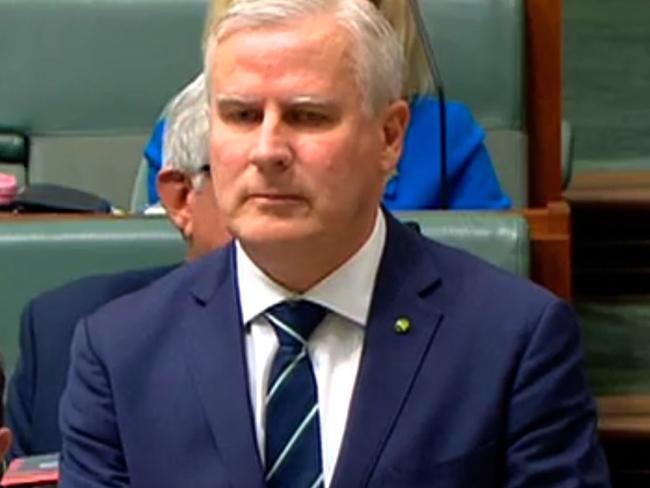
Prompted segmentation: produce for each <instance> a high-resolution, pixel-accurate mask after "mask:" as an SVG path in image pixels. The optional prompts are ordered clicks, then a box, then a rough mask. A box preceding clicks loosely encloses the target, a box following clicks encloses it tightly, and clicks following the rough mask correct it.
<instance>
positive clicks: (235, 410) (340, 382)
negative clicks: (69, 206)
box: [60, 0, 608, 488]
mask: <svg viewBox="0 0 650 488" xmlns="http://www.w3.org/2000/svg"><path fill="white" fill-rule="evenodd" d="M205 53H206V54H205V56H206V59H205V61H206V63H205V66H206V80H207V82H208V89H209V94H210V123H211V127H210V150H211V167H212V183H213V187H214V189H215V194H216V195H218V204H219V207H220V209H221V210H222V211H223V213H224V218H225V220H226V223H227V226H228V229H229V230H230V231H231V233H232V234H233V235H234V236H235V241H234V242H233V243H231V244H230V245H229V246H227V247H225V248H223V249H220V250H218V251H216V252H214V253H212V254H210V255H208V256H206V257H205V258H202V259H201V260H198V261H196V262H194V263H191V264H190V265H188V266H185V267H183V268H181V269H177V270H175V271H172V272H171V273H169V274H167V275H166V276H165V277H163V278H162V279H160V280H158V281H157V282H156V283H154V284H153V285H151V286H150V287H148V288H147V289H144V290H141V291H139V292H136V293H135V294H132V295H129V296H127V297H123V298H121V299H119V300H117V301H115V302H113V303H111V304H109V305H108V306H107V307H105V308H103V309H102V310H100V311H99V312H97V313H96V314H94V315H92V316H90V317H89V318H87V319H85V320H83V321H82V322H80V325H79V327H78V328H77V330H76V332H75V337H74V340H73V346H72V364H71V368H70V375H69V380H68V386H67V388H66V391H65V393H64V395H63V399H62V402H61V427H62V433H63V451H62V458H61V475H62V478H61V483H60V486H61V487H62V488H69V487H80V488H81V487H83V488H94V487H126V486H130V487H134V488H140V487H142V488H150V487H168V486H169V487H176V486H188V487H189V486H191V487H193V488H202V487H226V486H231V487H242V488H244V487H245V488H256V487H259V488H262V487H264V486H268V487H271V488H272V487H283V488H292V487H305V488H310V487H323V486H327V487H330V486H331V487H363V486H369V487H379V486H387V487H418V486H422V487H424V486H427V487H429V486H431V487H444V488H452V487H455V488H460V487H463V488H467V487H472V488H477V487H478V488H480V487H490V488H491V487H512V488H514V487H533V486H539V487H569V486H571V487H578V486H580V487H604V486H607V485H608V481H607V469H606V466H605V462H604V459H603V456H602V453H601V450H600V447H599V445H598V440H597V433H596V414H595V409H594V403H593V401H592V398H591V397H590V395H589V393H588V391H587V388H586V385H585V380H584V377H583V373H582V366H581V352H580V339H579V331H578V326H577V324H576V321H575V318H574V315H573V313H572V312H571V310H570V308H569V307H568V306H567V305H566V304H565V303H563V302H561V301H560V300H558V299H557V298H556V297H554V296H552V295H551V294H550V293H548V292H546V291H544V290H542V289H540V288H538V287H536V286H535V285H533V284H531V283H528V282H525V281H523V280H520V279H518V278H515V277H513V276H510V275H509V274H507V273H505V272H502V271H500V270H497V269H495V268H493V267H491V266H490V265H488V264H486V263H484V262H482V261H480V260H478V259H476V258H474V257H472V256H470V255H468V254H466V253H464V252H461V251H458V250H455V249H452V248H449V247H446V246H443V245H440V244H436V243H433V242H431V241H428V240H427V239H425V238H423V237H421V236H420V235H419V234H417V233H416V232H414V231H412V230H410V229H408V228H406V227H404V226H403V225H401V224H400V223H398V222H397V221H396V220H395V219H394V218H393V217H392V216H391V215H390V214H388V213H387V212H385V211H383V210H382V209H381V208H380V204H379V202H380V199H381V195H382V192H383V187H384V184H385V182H386V180H387V179H388V177H389V176H390V175H391V173H392V172H393V170H394V168H395V165H396V162H397V160H398V158H399V156H400V152H401V149H402V145H403V137H404V132H405V130H406V127H407V123H408V119H409V109H408V104H407V103H406V102H405V101H403V100H401V99H400V92H401V73H403V53H402V51H401V49H400V45H399V42H398V40H397V39H396V36H395V33H394V32H393V31H392V29H391V28H390V26H389V25H388V24H387V23H386V22H385V21H384V20H383V18H382V16H381V15H380V14H379V13H378V12H377V11H376V10H375V8H374V7H372V6H371V4H370V2H367V1H365V0H247V1H242V2H237V3H235V5H234V6H232V7H231V8H230V10H229V11H228V12H227V13H226V14H225V15H224V16H222V17H221V18H217V19H215V21H214V24H213V25H212V26H211V27H210V30H209V37H208V41H207V45H206V47H205Z"/></svg>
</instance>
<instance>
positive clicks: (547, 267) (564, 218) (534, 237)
mask: <svg viewBox="0 0 650 488" xmlns="http://www.w3.org/2000/svg"><path fill="white" fill-rule="evenodd" d="M523 215H524V217H526V219H527V220H528V225H529V227H530V233H531V236H530V237H531V273H530V276H531V279H532V280H533V281H534V282H536V283H538V284H540V285H542V286H544V287H545V288H548V289H549V290H551V291H552V292H553V293H555V294H556V295H557V296H559V297H561V298H563V299H565V300H567V301H571V300H572V291H571V212H570V209H569V206H568V205H567V204H566V202H563V201H557V202H551V203H550V204H549V205H548V206H547V207H546V208H533V209H526V210H524V211H523Z"/></svg>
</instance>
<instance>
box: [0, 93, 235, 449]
mask: <svg viewBox="0 0 650 488" xmlns="http://www.w3.org/2000/svg"><path fill="white" fill-rule="evenodd" d="M205 98H206V97H205V88H204V83H202V80H198V81H196V80H195V81H194V82H192V83H190V84H188V85H187V86H186V87H185V88H184V89H183V90H182V91H181V92H180V94H179V95H178V96H177V97H176V99H175V100H174V102H173V106H172V107H171V108H170V111H169V120H170V131H169V133H168V134H167V139H166V141H165V146H166V147H168V148H169V151H168V156H169V157H168V159H167V160H166V163H165V167H164V168H163V170H162V171H161V172H160V173H159V175H158V189H159V192H160V195H161V198H162V203H163V205H164V207H165V209H166V210H167V216H168V217H169V219H170V220H171V221H172V223H173V224H174V226H175V227H177V228H178V229H179V230H180V231H181V233H182V234H183V237H184V238H185V241H186V244H187V253H186V256H185V259H186V260H187V261H191V260H193V259H195V258H197V257H199V256H202V255H204V254H206V253H207V252H209V251H212V250H213V249H215V248H216V247H219V246H222V245H223V244H225V242H226V241H227V240H228V239H230V236H229V235H228V233H227V232H226V230H225V228H224V226H223V223H222V221H221V220H220V217H219V211H218V209H217V207H216V203H215V198H214V192H213V191H212V188H211V185H210V184H209V182H208V183H207V184H205V185H204V184H203V183H205V182H206V181H207V180H208V179H209V178H208V175H207V174H205V169H204V166H205V164H206V163H207V158H208V155H207V146H206V143H205V141H204V140H203V139H201V138H200V137H194V136H195V134H199V135H201V136H203V137H206V133H207V126H208V121H207V115H206V113H205ZM179 135H182V136H183V137H178V136H179ZM173 268H174V267H165V268H155V269H146V270H138V271H129V272H125V273H119V274H114V275H106V276H96V277H91V278H85V279H82V280H79V281H76V282H74V283H71V284H68V285H65V286H63V287H61V288H58V289H56V290H53V291H50V292H48V293H45V294H43V295H41V296H39V297H38V298H36V299H34V300H32V301H31V302H30V303H29V304H28V305H27V307H26V308H25V310H24V312H23V317H22V324H21V329H20V348H21V354H20V358H19V362H18V366H17V368H16V372H15V374H14V377H13V379H12V381H11V387H10V391H9V396H8V417H9V424H10V426H11V428H12V429H13V430H14V431H15V434H16V442H15V443H14V445H13V447H12V449H11V456H12V457H16V456H26V455H35V454H43V453H48V452H53V451H59V450H60V449H61V434H60V432H59V427H58V404H59V399H60V397H61V393H62V392H63V388H64V386H65V380H66V376H67V372H68V367H69V350H70V342H71V339H72V334H73V331H74V328H75V325H76V324H77V322H78V321H79V319H81V318H82V317H84V316H86V315H88V314H90V313H92V312H94V311H95V310H97V309H98V308H99V307H101V306H102V305H105V304H106V303H108V302H110V301H111V300H114V299H115V298H117V297H120V296H122V295H126V294H128V293H131V292H134V291H135V290H138V289H140V288H143V287H145V286H147V285H148V284H149V283H151V282H152V281H154V280H156V279H158V278H160V277H161V276H163V275H164V274H165V273H166V272H168V271H169V270H171V269H173Z"/></svg>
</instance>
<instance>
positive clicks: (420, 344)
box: [332, 215, 442, 488]
mask: <svg viewBox="0 0 650 488" xmlns="http://www.w3.org/2000/svg"><path fill="white" fill-rule="evenodd" d="M386 217H387V223H388V234H387V240H386V247H385V250H384V255H383V257H382V262H381V265H380V269H379V273H378V276H377V283H376V286H375V293H374V296H373V302H372V306H371V310H370V317H369V320H368V324H367V330H366V336H365V341H364V351H363V354H362V359H361V364H360V367H359V373H358V376H357V381H356V386H355V390H354V393H353V397H352V401H351V404H350V411H349V414H348V420H347V427H346V432H345V436H344V439H343V443H342V446H341V450H340V452H339V456H338V461H337V466H336V469H335V473H334V477H333V480H332V487H334V488H337V487H344V486H366V484H367V483H368V481H369V478H370V475H371V474H372V471H373V469H374V467H375V465H376V464H377V461H378V459H379V457H380V456H381V453H382V451H383V448H384V446H385V444H386V441H387V440H388V438H389V436H390V434H391V432H392V429H393V426H394V425H395V422H396V421H397V419H398V417H399V414H400V411H401V409H402V406H403V404H404V402H405V400H406V398H407V397H408V394H409V392H410V389H411V386H412V384H413V381H414V379H415V377H416V375H417V373H418V371H419V366H420V364H421V362H422V360H423V358H424V356H425V354H426V352H427V351H428V349H429V346H430V344H431V342H432V340H433V338H434V336H435V332H436V330H437V328H438V325H439V323H440V321H441V318H442V315H441V313H440V311H439V310H438V309H436V308H435V306H433V305H431V300H425V299H424V295H427V294H428V293H429V292H431V291H432V290H433V289H434V288H435V286H436V284H437V282H438V275H437V273H436V271H435V269H434V268H433V263H432V262H431V261H432V259H431V258H430V257H429V255H428V253H426V252H425V251H424V250H423V245H422V243H421V238H420V237H419V236H416V235H415V234H414V232H413V231H411V230H408V229H405V228H403V227H402V226H401V225H400V224H398V223H397V222H396V221H395V220H394V219H393V218H392V217H391V216H390V215H387V216H386ZM400 318H405V319H407V320H408V321H409V324H410V328H409V329H408V331H407V332H406V333H398V332H397V331H396V330H395V322H396V321H397V319H400Z"/></svg>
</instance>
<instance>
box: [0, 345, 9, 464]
mask: <svg viewBox="0 0 650 488" xmlns="http://www.w3.org/2000/svg"><path fill="white" fill-rule="evenodd" d="M5 380H6V376H5V368H4V361H3V360H2V356H0V398H2V399H4V392H5V382H6V381H5ZM3 413H4V410H3V405H2V401H1V400H0V464H2V463H3V460H4V458H5V456H6V455H7V452H8V451H9V446H10V445H11V431H10V430H9V429H8V428H7V427H5V426H4V415H3ZM0 474H2V470H1V469H0Z"/></svg>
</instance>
